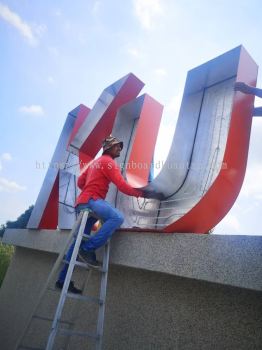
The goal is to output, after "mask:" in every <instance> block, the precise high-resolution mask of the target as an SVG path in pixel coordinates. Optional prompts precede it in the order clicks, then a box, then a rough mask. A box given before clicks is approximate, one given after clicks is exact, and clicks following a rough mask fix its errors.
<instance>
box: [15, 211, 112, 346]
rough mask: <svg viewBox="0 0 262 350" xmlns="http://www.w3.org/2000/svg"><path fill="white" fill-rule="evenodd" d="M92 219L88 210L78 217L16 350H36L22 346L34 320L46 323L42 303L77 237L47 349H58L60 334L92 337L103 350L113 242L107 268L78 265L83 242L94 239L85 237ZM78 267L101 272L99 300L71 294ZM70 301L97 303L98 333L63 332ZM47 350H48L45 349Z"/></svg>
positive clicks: (106, 251) (107, 249) (106, 250)
mask: <svg viewBox="0 0 262 350" xmlns="http://www.w3.org/2000/svg"><path fill="white" fill-rule="evenodd" d="M89 216H94V214H93V213H92V212H91V211H90V210H88V209H84V210H82V211H81V212H80V214H79V215H78V218H77V220H76V222H75V224H74V226H73V228H72V230H71V232H70V235H69V239H68V242H67V244H66V246H65V248H64V249H63V250H62V251H61V253H60V254H59V256H58V258H57V260H56V262H55V264H54V266H53V268H52V271H51V273H50V275H49V277H48V279H47V281H46V283H45V286H44V287H43V289H42V291H41V293H40V296H39V299H38V303H37V305H36V307H35V308H34V310H33V312H32V314H31V317H30V319H29V322H28V324H27V326H26V328H25V331H24V333H23V334H22V336H21V337H20V338H19V340H18V342H17V345H16V347H15V349H16V350H23V349H24V350H26V349H28V350H30V349H32V350H33V349H36V348H34V347H29V346H25V345H23V344H22V342H23V340H24V338H25V336H26V333H27V331H28V329H29V327H30V324H31V322H32V320H33V319H34V318H39V319H42V320H44V319H45V320H46V318H43V317H41V316H37V315H36V314H35V313H36V310H37V308H38V307H39V305H40V303H41V300H42V299H43V297H44V294H45V292H46V290H47V289H48V287H49V284H50V282H51V281H52V279H53V276H54V275H55V273H57V270H58V268H59V266H60V264H61V263H62V262H63V258H64V254H65V252H66V251H67V249H68V247H69V246H70V243H72V240H73V239H74V237H75V236H76V241H75V246H74V249H73V253H72V256H71V259H70V262H69V266H68V271H67V275H66V279H65V281H64V285H63V288H62V291H61V294H60V298H59V301H58V304H57V307H56V311H55V315H54V318H53V319H49V321H52V326H51V330H50V333H49V337H48V341H47V344H46V347H45V350H53V349H55V348H54V345H55V340H56V337H58V336H59V333H60V334H62V335H68V336H69V337H71V336H83V337H89V338H91V339H93V340H95V349H96V350H101V349H102V338H103V328H104V314H105V300H106V290H107V277H108V265H109V252H110V243H109V241H108V242H107V243H106V245H105V246H104V255H103V265H102V267H98V268H97V267H92V265H89V264H86V263H83V262H79V261H77V255H78V251H79V248H80V244H81V241H82V239H83V238H84V239H88V238H89V237H90V236H88V235H85V234H84V229H85V225H86V222H87V219H88V217H89ZM75 266H78V267H83V268H86V269H88V270H90V269H94V270H96V271H99V272H100V273H101V283H100V296H99V298H94V297H91V296H86V295H85V296H84V295H79V294H73V293H70V292H68V288H69V283H70V281H71V277H72V274H73V271H74V268H75ZM66 298H73V299H78V300H80V301H88V302H95V303H97V304H98V305H99V310H98V318H97V326H96V333H95V334H93V333H90V332H83V331H81V332H80V331H75V330H68V329H64V328H60V325H61V324H63V323H68V322H65V321H62V319H61V316H62V311H63V307H64V304H65V301H66ZM37 350H40V349H39V348H37ZM41 350H42V349H41ZM43 350H44V349H43Z"/></svg>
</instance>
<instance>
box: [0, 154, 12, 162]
mask: <svg viewBox="0 0 262 350" xmlns="http://www.w3.org/2000/svg"><path fill="white" fill-rule="evenodd" d="M1 158H2V159H3V160H7V161H9V160H12V156H11V154H10V153H7V152H6V153H2V155H1Z"/></svg>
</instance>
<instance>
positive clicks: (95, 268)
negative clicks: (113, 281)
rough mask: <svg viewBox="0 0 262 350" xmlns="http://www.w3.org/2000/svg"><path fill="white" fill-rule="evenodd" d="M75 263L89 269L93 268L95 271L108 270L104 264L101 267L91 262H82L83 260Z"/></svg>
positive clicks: (104, 271)
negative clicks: (104, 268)
mask: <svg viewBox="0 0 262 350" xmlns="http://www.w3.org/2000/svg"><path fill="white" fill-rule="evenodd" d="M65 263H67V264H68V262H66V261H65ZM75 264H76V266H79V267H83V268H85V269H88V270H90V269H92V270H94V271H99V272H103V273H106V272H107V270H103V267H102V266H101V267H96V266H93V265H89V264H87V263H84V262H81V261H76V263H75Z"/></svg>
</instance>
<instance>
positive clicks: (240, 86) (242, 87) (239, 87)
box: [235, 81, 253, 94]
mask: <svg viewBox="0 0 262 350" xmlns="http://www.w3.org/2000/svg"><path fill="white" fill-rule="evenodd" d="M235 91H241V92H243V94H252V93H253V91H252V86H249V85H247V84H245V83H243V82H242V81H237V82H236V83H235Z"/></svg>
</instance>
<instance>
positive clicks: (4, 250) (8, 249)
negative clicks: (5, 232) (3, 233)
mask: <svg viewBox="0 0 262 350" xmlns="http://www.w3.org/2000/svg"><path fill="white" fill-rule="evenodd" d="M13 253H14V247H13V246H10V245H6V244H3V243H2V242H0V287H1V285H2V282H3V280H4V277H5V273H6V270H7V268H8V265H9V263H10V260H11V258H12V255H13Z"/></svg>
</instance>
